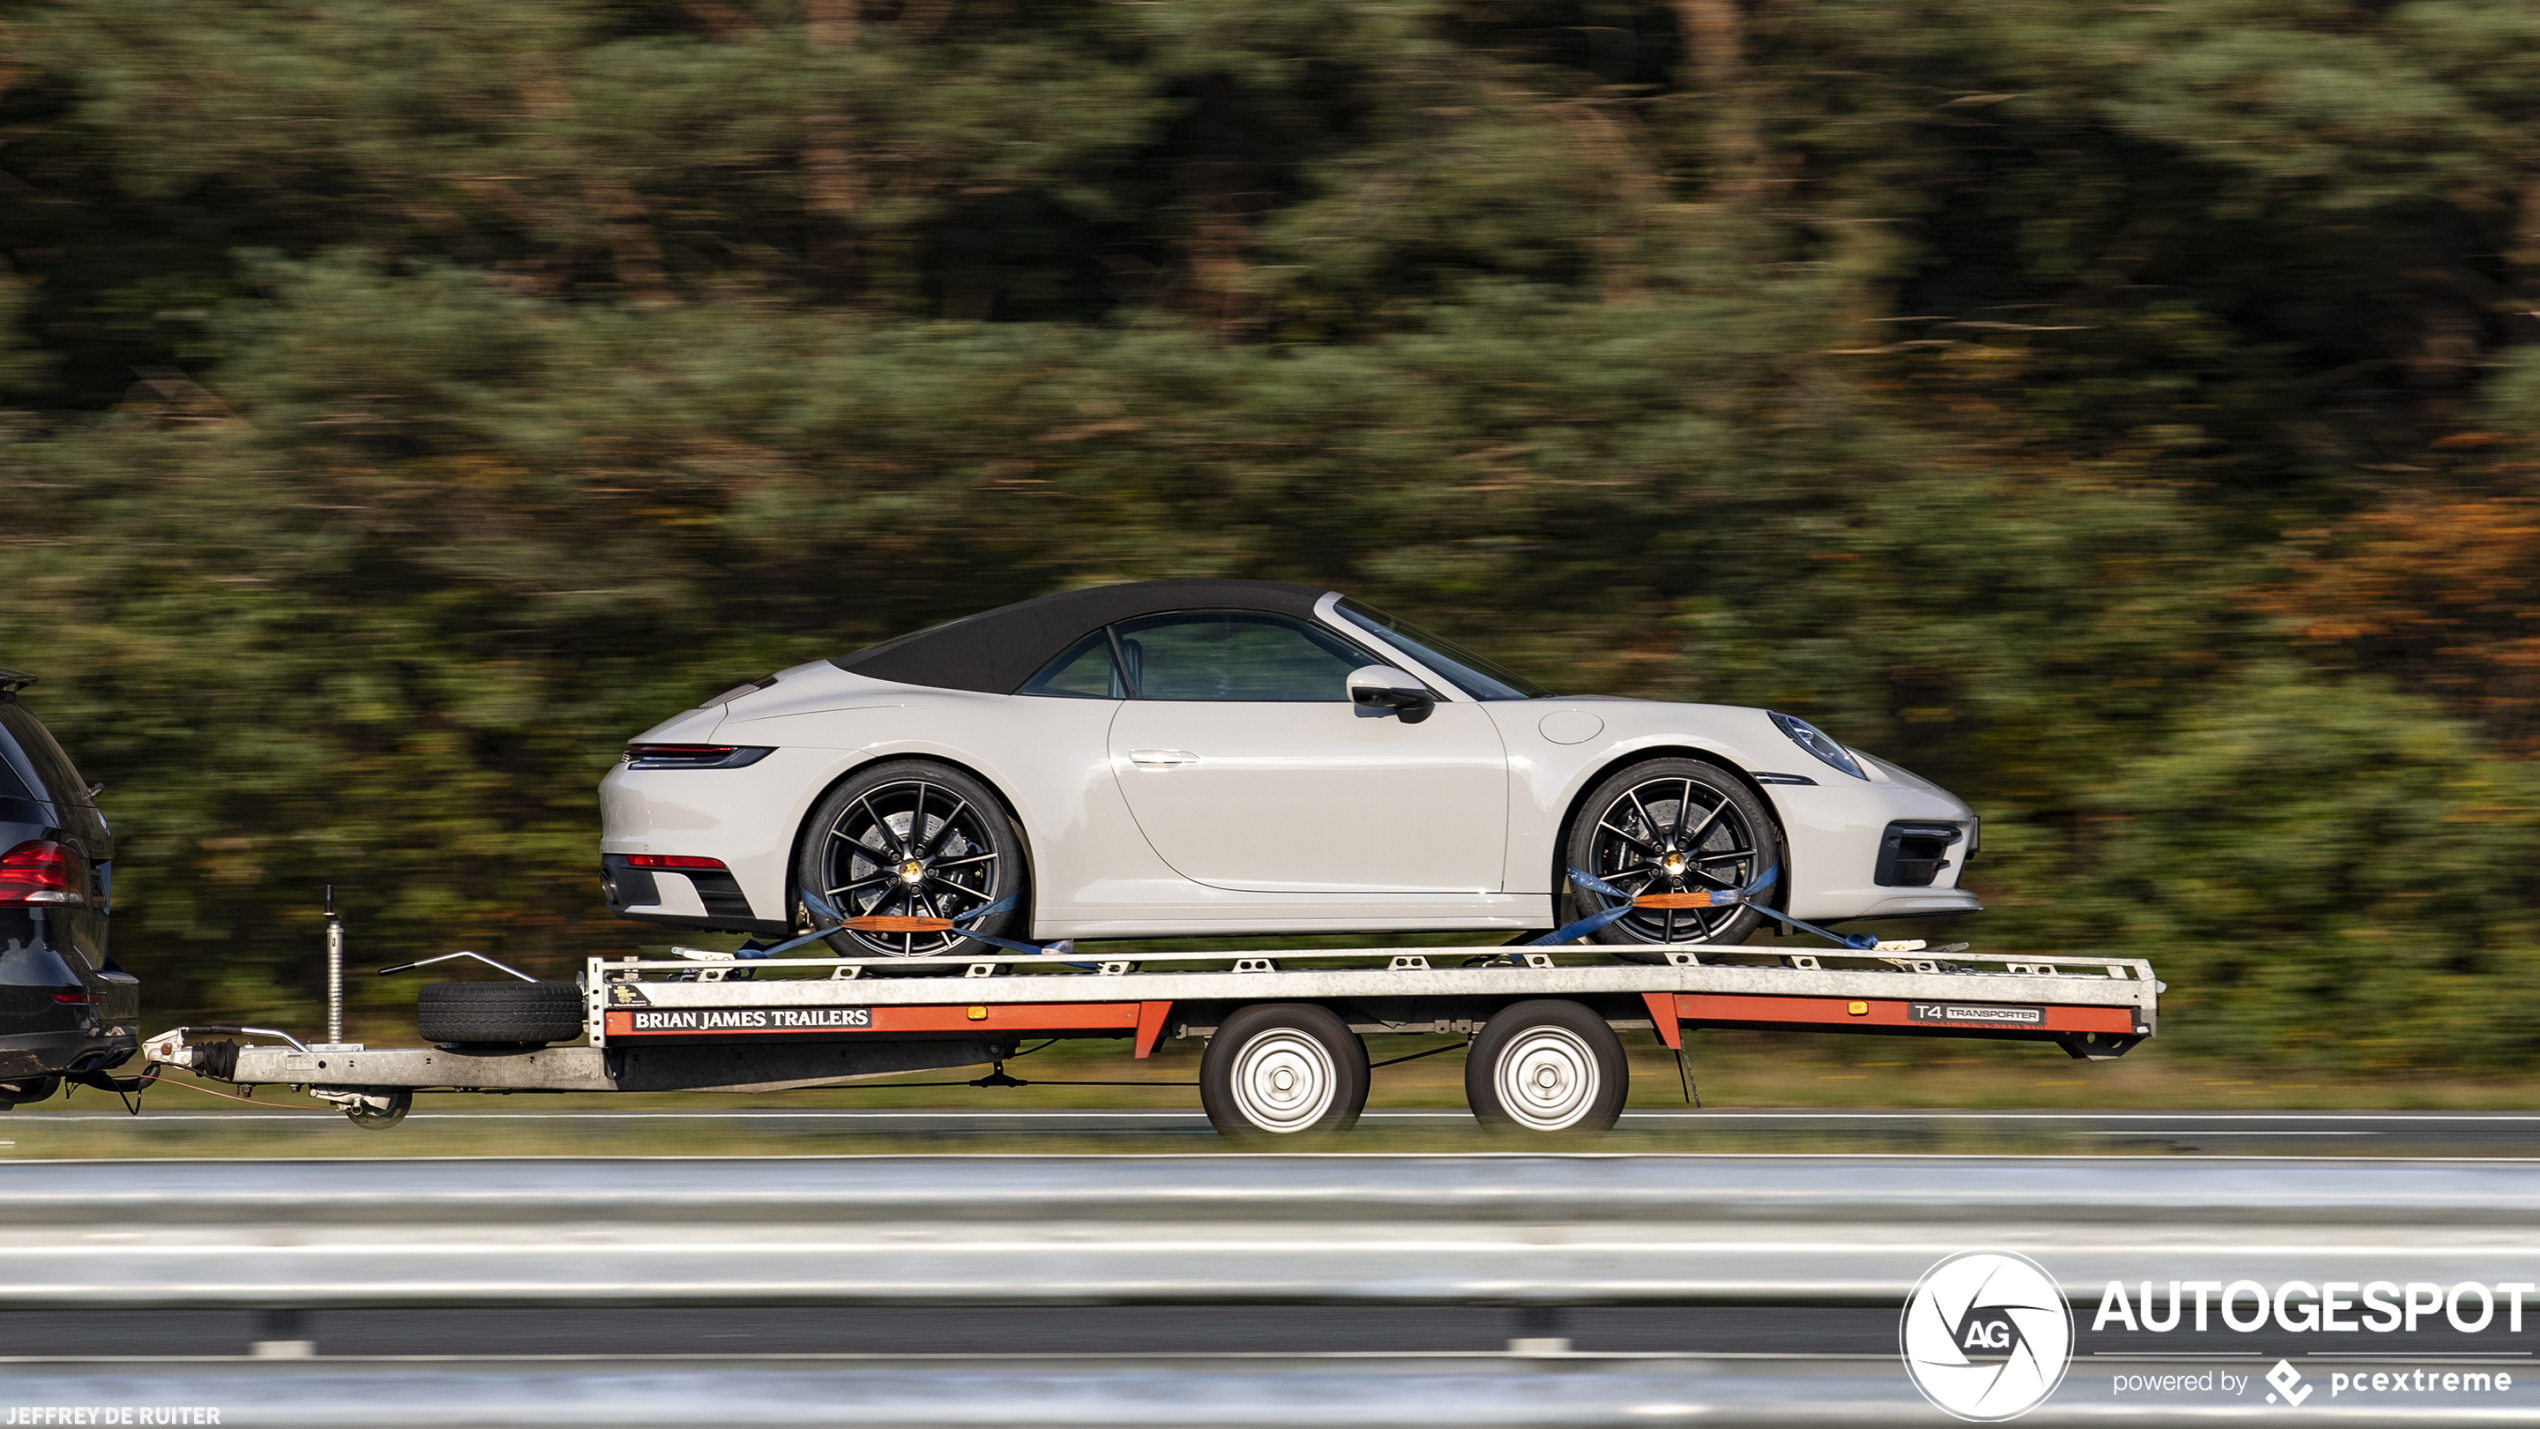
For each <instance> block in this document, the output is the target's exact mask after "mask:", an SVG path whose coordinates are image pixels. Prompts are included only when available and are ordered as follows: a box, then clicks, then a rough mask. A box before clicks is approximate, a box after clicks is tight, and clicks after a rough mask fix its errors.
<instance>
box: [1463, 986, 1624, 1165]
mask: <svg viewBox="0 0 2540 1429" xmlns="http://www.w3.org/2000/svg"><path fill="white" fill-rule="evenodd" d="M1630 1093H1631V1063H1630V1062H1629V1061H1628V1060H1627V1059H1625V1057H1624V1056H1623V1039H1622V1038H1620V1037H1617V1036H1615V1035H1614V1029H1613V1028H1611V1027H1609V1026H1607V1025H1606V1024H1605V1019H1604V1018H1602V1017H1599V1016H1597V1015H1596V1014H1595V1013H1593V1012H1590V1011H1589V1010H1587V1009H1586V1008H1584V1007H1582V1006H1580V1005H1579V1004H1577V1003H1575V1002H1561V1001H1554V1000H1551V999H1544V1000H1540V1001H1536V1002H1521V1003H1518V1004H1516V1005H1515V1006H1513V1007H1507V1008H1503V1009H1501V1010H1500V1012H1499V1014H1498V1015H1497V1016H1495V1017H1493V1018H1492V1019H1491V1020H1490V1021H1489V1022H1487V1023H1485V1024H1483V1026H1482V1030H1481V1034H1480V1035H1479V1036H1477V1037H1475V1038H1474V1039H1473V1049H1472V1051H1471V1052H1469V1053H1467V1054H1466V1055H1465V1058H1464V1099H1465V1101H1466V1102H1467V1103H1469V1104H1470V1105H1471V1106H1472V1108H1473V1116H1474V1117H1475V1119H1477V1120H1479V1121H1480V1122H1481V1124H1482V1129H1483V1130H1485V1131H1488V1132H1490V1133H1492V1134H1493V1135H1500V1136H1603V1135H1604V1134H1605V1133H1606V1132H1608V1131H1611V1130H1613V1129H1614V1123H1615V1122H1616V1121H1617V1120H1618V1119H1620V1118H1621V1116H1622V1115H1623V1099H1624V1098H1625V1097H1627V1096H1629V1095H1630Z"/></svg>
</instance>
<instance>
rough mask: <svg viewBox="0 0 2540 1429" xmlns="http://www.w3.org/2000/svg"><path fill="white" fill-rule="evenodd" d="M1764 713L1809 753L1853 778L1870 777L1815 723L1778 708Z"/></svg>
mask: <svg viewBox="0 0 2540 1429" xmlns="http://www.w3.org/2000/svg"><path fill="white" fill-rule="evenodd" d="M1765 713H1766V714H1768V715H1771V716H1772V717H1773V724H1774V725H1775V726H1776V727H1777V728H1779V729H1780V730H1781V732H1782V733H1784V734H1786V735H1789V736H1790V740H1791V743H1793V744H1796V745H1798V746H1799V747H1800V748H1802V749H1804V750H1807V751H1808V752H1809V753H1810V754H1813V755H1815V756H1817V757H1818V758H1819V759H1822V760H1824V761H1825V762H1827V763H1828V764H1831V765H1833V766H1834V767H1835V768H1837V769H1840V770H1842V771H1843V772H1844V773H1846V774H1849V775H1851V776H1852V777H1853V778H1855V779H1867V778H1869V777H1870V776H1869V775H1867V774H1864V773H1862V772H1861V762H1860V761H1859V760H1857V759H1854V758H1853V757H1852V755H1851V753H1850V752H1849V751H1847V750H1846V749H1844V747H1843V746H1842V745H1840V744H1837V743H1835V742H1834V740H1833V739H1831V738H1829V737H1828V736H1827V734H1826V732H1825V731H1824V730H1822V729H1819V728H1817V727H1816V726H1815V725H1813V724H1810V723H1809V722H1808V721H1806V720H1804V719H1801V718H1800V717H1799V716H1797V715H1786V714H1783V713H1781V712H1780V711H1778V710H1766V711H1765Z"/></svg>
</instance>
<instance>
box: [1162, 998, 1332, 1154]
mask: <svg viewBox="0 0 2540 1429" xmlns="http://www.w3.org/2000/svg"><path fill="white" fill-rule="evenodd" d="M1199 1101H1200V1105H1201V1106H1202V1107H1204V1108H1206V1109H1207V1111H1208V1121H1209V1124H1210V1125H1212V1126H1214V1127H1216V1128H1217V1131H1218V1134H1219V1135H1221V1136H1223V1137H1225V1138H1226V1139H1227V1140H1229V1141H1237V1142H1247V1143H1255V1144H1258V1143H1265V1142H1270V1141H1280V1140H1284V1141H1287V1142H1289V1143H1291V1144H1293V1143H1296V1142H1313V1141H1320V1140H1324V1139H1327V1138H1330V1137H1335V1136H1339V1135H1340V1134H1341V1133H1343V1132H1345V1131H1348V1130H1349V1129H1350V1128H1351V1127H1352V1126H1354V1125H1356V1124H1357V1122H1358V1114H1359V1113H1360V1112H1362V1111H1365V1110H1366V1109H1367V1044H1366V1043H1364V1042H1362V1041H1360V1040H1359V1039H1358V1034H1357V1033H1355V1032H1352V1031H1350V1030H1349V1024H1347V1023H1345V1022H1343V1021H1341V1020H1340V1018H1339V1017H1337V1016H1335V1015H1334V1014H1333V1013H1332V1012H1331V1011H1330V1010H1329V1009H1327V1008H1322V1007H1317V1006H1315V1005H1313V1004H1312V1003H1304V1002H1265V1003H1259V1004H1256V1005H1254V1006H1252V1007H1247V1008H1243V1009H1241V1010H1239V1011H1237V1012H1236V1013H1235V1014H1234V1015H1232V1016H1230V1017H1228V1018H1227V1019H1226V1020H1225V1021H1224V1022H1223V1023H1221V1024H1219V1025H1218V1028H1217V1033H1216V1035H1215V1036H1213V1037H1211V1038H1209V1039H1208V1050H1207V1051H1206V1052H1205V1053H1204V1054H1202V1055H1201V1057H1200V1064H1199Z"/></svg>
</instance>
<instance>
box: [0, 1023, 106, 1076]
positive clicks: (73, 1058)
mask: <svg viewBox="0 0 2540 1429" xmlns="http://www.w3.org/2000/svg"><path fill="white" fill-rule="evenodd" d="M140 1050H141V1037H140V1030H139V1029H138V1028H134V1027H107V1028H102V1029H99V1030H98V1031H95V1032H91V1031H87V1030H85V1029H80V1028H72V1029H70V1030H68V1031H62V1032H19V1033H12V1034H8V1035H5V1036H0V1082H14V1081H18V1080H20V1079H23V1078H29V1077H51V1076H60V1075H64V1074H68V1075H71V1076H77V1075H78V1074H80V1073H82V1072H102V1071H105V1070H106V1069H107V1068H109V1067H120V1066H122V1065H123V1064H124V1063H126V1062H129V1061H131V1060H132V1058H133V1054H134V1053H136V1052H139V1051H140Z"/></svg>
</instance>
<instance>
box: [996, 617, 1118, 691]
mask: <svg viewBox="0 0 2540 1429" xmlns="http://www.w3.org/2000/svg"><path fill="white" fill-rule="evenodd" d="M1015 693H1016V694H1018V695H1057V696H1060V697H1062V698H1064V699H1071V700H1125V699H1127V698H1129V687H1128V685H1127V684H1126V682H1124V681H1123V680H1122V679H1121V678H1120V671H1119V669H1118V668H1117V667H1115V666H1114V665H1113V664H1112V660H1111V635H1110V632H1108V631H1103V630H1097V631H1095V632H1094V633H1093V634H1091V635H1088V636H1086V637H1085V638H1084V639H1082V640H1079V641H1077V642H1076V643H1075V644H1073V645H1070V646H1068V647H1067V648H1066V649H1065V650H1062V651H1060V652H1059V655H1058V658H1057V659H1055V660H1052V661H1050V662H1049V663H1048V664H1046V665H1044V666H1042V667H1041V673H1039V674H1037V675H1034V676H1033V677H1032V678H1030V679H1028V680H1026V681H1024V682H1023V688H1021V689H1019V690H1017V691H1015Z"/></svg>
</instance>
